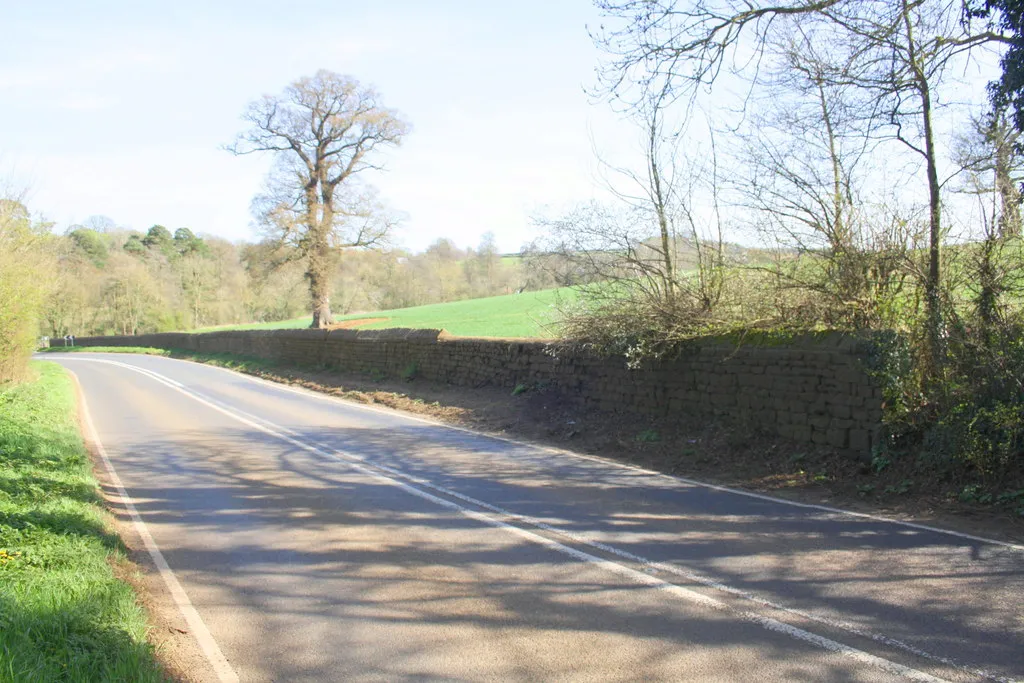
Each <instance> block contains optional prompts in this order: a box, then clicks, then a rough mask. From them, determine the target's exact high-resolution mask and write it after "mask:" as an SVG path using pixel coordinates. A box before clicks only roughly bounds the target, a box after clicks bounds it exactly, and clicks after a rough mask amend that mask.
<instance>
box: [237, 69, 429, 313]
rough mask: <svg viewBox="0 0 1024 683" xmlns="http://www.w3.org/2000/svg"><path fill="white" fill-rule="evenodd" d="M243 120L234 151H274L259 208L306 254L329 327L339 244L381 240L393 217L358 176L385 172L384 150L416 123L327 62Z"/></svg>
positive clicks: (282, 239) (316, 309)
mask: <svg viewBox="0 0 1024 683" xmlns="http://www.w3.org/2000/svg"><path fill="white" fill-rule="evenodd" d="M243 118H244V119H245V121H247V122H248V123H249V124H250V125H249V128H248V129H247V130H246V131H244V132H243V133H241V134H240V135H239V136H238V138H237V140H236V141H235V143H234V144H232V145H231V146H230V147H229V148H228V149H229V150H230V151H231V152H233V153H235V154H251V153H253V152H270V153H272V154H273V155H274V156H275V157H276V159H275V167H274V170H273V171H272V172H271V177H270V179H269V182H268V191H267V192H266V193H265V194H263V195H261V196H260V197H258V198H257V200H256V201H255V202H254V207H255V211H256V213H257V216H258V218H259V220H260V221H261V223H262V224H263V225H264V226H265V227H266V229H267V230H268V231H269V232H270V233H271V234H272V235H273V236H274V237H275V238H276V240H277V241H278V242H279V243H281V244H282V245H286V246H290V247H292V248H293V251H292V253H293V254H295V255H296V256H298V257H301V258H304V259H305V262H306V277H307V279H308V281H309V294H310V298H311V302H312V309H313V323H312V327H315V328H323V327H326V326H328V325H330V324H331V322H332V318H331V301H330V294H331V271H332V270H333V264H334V255H335V254H336V252H337V250H339V249H344V248H353V247H368V246H373V245H375V244H379V243H380V242H381V241H382V240H383V239H384V238H385V237H386V236H387V234H388V232H389V230H390V228H391V227H392V226H393V224H394V223H393V221H392V220H391V219H390V218H389V217H388V216H387V214H386V213H385V212H384V211H383V207H381V206H380V205H379V203H377V202H376V201H375V200H374V193H373V192H372V189H371V188H369V187H368V186H366V185H365V184H364V183H361V182H359V181H360V178H359V177H358V176H360V175H361V174H363V173H364V172H365V171H368V170H379V169H380V168H381V166H380V162H379V154H378V152H379V151H380V150H381V148H385V147H389V146H395V145H398V144H399V143H400V142H401V140H402V137H403V136H404V135H405V134H406V133H407V132H408V129H409V126H408V124H407V123H406V122H405V121H404V120H402V118H401V117H400V116H399V114H398V113H397V112H395V111H394V110H392V109H388V108H386V107H384V106H383V105H382V104H381V102H380V96H379V95H378V93H377V92H376V90H374V89H373V88H371V87H367V86H363V85H361V84H360V83H359V82H358V81H357V80H355V79H354V78H351V77H349V76H342V75H340V74H336V73H333V72H331V71H325V70H321V71H318V72H317V73H316V74H315V75H314V76H312V77H311V78H301V79H299V80H297V81H295V82H294V83H292V84H291V85H289V86H288V87H287V88H285V90H284V92H283V93H282V94H280V95H267V96H264V97H263V98H262V99H259V100H257V101H255V102H253V103H251V104H250V105H249V108H248V110H247V111H246V113H245V115H244V117H243Z"/></svg>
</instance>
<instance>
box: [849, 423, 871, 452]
mask: <svg viewBox="0 0 1024 683" xmlns="http://www.w3.org/2000/svg"><path fill="white" fill-rule="evenodd" d="M847 447H848V448H849V449H850V450H851V451H854V452H856V453H858V454H861V455H864V456H867V455H869V454H870V452H871V436H870V434H869V432H868V431H867V430H866V429H851V430H850V431H849V434H848V442H847Z"/></svg>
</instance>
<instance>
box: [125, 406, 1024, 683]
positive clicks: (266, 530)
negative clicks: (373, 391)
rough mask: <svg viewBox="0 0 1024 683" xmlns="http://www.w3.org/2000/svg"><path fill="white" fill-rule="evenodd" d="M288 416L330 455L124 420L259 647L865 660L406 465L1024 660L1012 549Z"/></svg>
mask: <svg viewBox="0 0 1024 683" xmlns="http://www.w3.org/2000/svg"><path fill="white" fill-rule="evenodd" d="M291 429H292V430H293V432H294V434H293V437H292V438H294V439H295V440H296V441H298V442H301V443H304V444H316V445H317V448H318V449H320V450H321V451H324V452H326V453H327V454H328V455H325V454H324V453H323V452H310V451H309V450H306V449H303V448H301V447H299V446H297V445H295V444H294V443H287V442H285V441H282V440H280V439H275V438H271V437H268V435H267V434H265V433H263V432H261V431H259V430H256V429H237V430H219V431H217V432H216V433H208V432H204V431H202V430H196V431H194V432H189V433H180V434H176V435H175V437H174V438H173V439H167V440H145V439H142V440H138V441H136V442H134V443H125V444H117V445H115V446H114V447H112V446H111V445H110V444H108V449H110V450H111V453H112V455H114V456H115V462H116V463H117V467H118V470H119V472H120V473H121V476H122V478H123V479H124V480H125V483H126V485H127V486H128V488H129V490H130V493H131V495H132V497H133V498H134V499H135V504H136V506H137V508H138V509H139V511H140V513H141V514H142V516H143V518H144V519H145V520H146V523H147V525H149V526H150V527H151V529H153V533H154V535H156V536H157V539H158V541H159V542H160V543H161V547H163V548H164V554H165V555H166V557H167V558H168V561H169V562H170V563H171V566H172V567H173V568H174V569H175V571H176V572H178V573H179V574H180V575H181V576H182V577H184V579H185V580H186V583H187V585H188V586H189V590H190V594H192V593H195V595H193V600H194V601H195V602H196V604H197V605H200V606H201V609H207V610H210V611H211V612H212V613H213V614H214V616H215V620H221V619H230V618H232V615H234V616H237V615H238V614H239V613H242V614H245V615H250V616H252V615H256V616H255V617H253V618H255V620H256V622H257V623H256V625H255V626H254V628H255V629H256V630H257V631H258V632H259V634H260V642H261V643H265V644H266V645H265V647H266V650H265V651H263V652H261V653H260V654H258V655H253V656H252V658H251V659H248V660H247V661H243V662H239V663H238V666H239V667H240V671H250V672H264V673H265V672H266V671H271V670H273V671H274V672H275V674H274V675H277V676H280V677H281V678H286V679H289V680H291V679H302V678H307V677H308V678H314V677H317V676H324V675H326V674H327V672H330V675H331V676H334V677H342V678H349V677H354V678H360V677H372V676H374V675H376V676H379V677H384V678H389V679H415V678H422V677H436V676H437V675H438V672H439V671H441V672H444V673H443V675H444V676H445V677H451V678H455V679H460V678H466V679H479V678H481V677H492V678H493V677H499V678H511V679H521V678H536V677H542V678H545V677H546V678H563V677H564V678H572V677H577V676H579V677H584V676H585V675H587V674H588V672H589V675H594V676H599V677H602V678H606V679H615V678H620V679H622V680H625V679H636V678H644V677H648V678H666V677H667V678H685V677H708V676H709V675H710V672H711V669H702V668H701V667H706V666H721V665H722V663H723V662H732V664H731V665H730V666H735V667H736V668H735V669H729V670H728V671H727V672H726V673H724V674H723V673H722V671H719V672H718V673H719V675H722V676H723V677H725V678H730V677H732V678H735V677H742V676H747V675H749V672H750V671H752V670H755V669H745V668H743V667H744V666H752V667H760V668H762V669H763V670H765V671H769V672H771V673H769V674H768V677H769V678H771V677H782V678H786V679H793V680H800V679H807V680H820V679H821V678H823V677H824V678H828V679H830V680H853V679H854V678H856V677H857V676H859V675H861V674H862V673H863V672H859V673H858V671H857V669H856V668H852V667H850V666H847V665H846V664H845V663H843V662H841V661H833V660H834V659H835V658H834V657H833V656H831V655H830V656H824V655H822V652H821V651H819V650H815V649H814V648H812V647H810V646H809V645H806V644H804V643H800V642H799V641H795V640H792V639H790V638H788V637H787V636H784V635H781V634H778V633H770V632H769V631H767V630H765V629H763V628H761V627H759V626H756V625H754V624H751V623H750V622H747V621H744V620H743V619H740V618H738V617H737V616H736V615H735V614H733V613H726V612H721V611H716V610H709V609H706V608H701V607H697V606H694V605H693V604H692V603H688V602H686V601H681V600H677V599H675V598H673V597H671V595H670V594H669V593H666V592H665V591H663V590H661V589H659V588H657V587H654V586H651V585H645V584H643V583H638V582H637V581H636V580H632V579H630V578H628V577H624V576H621V575H617V574H614V573H609V572H606V571H604V570H602V569H600V568H599V567H598V566H597V565H594V564H592V563H586V562H581V561H579V559H578V558H573V557H570V556H568V555H565V554H559V553H557V552H553V551H552V550H551V549H550V548H549V547H545V546H544V545H542V544H540V543H536V542H532V541H531V540H529V539H527V538H524V537H522V536H517V535H515V534H512V533H505V532H496V530H495V529H494V528H493V527H489V526H487V525H486V524H484V523H482V522H481V521H480V520H479V519H474V518H472V517H470V516H466V515H460V514H458V513H457V512H456V511H454V510H452V509H451V508H446V507H444V506H442V505H439V504H437V503H436V502H432V501H431V500H429V499H425V498H423V497H417V496H415V495H410V492H409V491H408V490H406V489H403V488H401V487H399V486H395V485H394V484H393V483H392V482H391V481H388V480H387V479H382V478H381V477H388V478H390V479H392V480H393V479H398V480H399V481H401V482H402V483H404V484H407V485H410V486H415V487H416V488H418V489H420V490H422V491H424V492H426V493H428V494H430V495H433V496H440V497H442V498H444V499H445V500H448V501H455V502H458V503H459V504H460V505H463V506H465V507H467V508H470V509H472V510H477V511H482V512H493V510H490V511H488V510H486V509H483V510H480V509H479V508H478V507H477V506H475V505H474V504H473V502H472V501H471V500H468V499H470V498H472V499H477V500H480V501H484V502H486V503H488V504H490V505H493V506H496V507H498V508H501V509H503V510H507V511H509V512H511V513H513V514H516V515H524V516H529V517H531V518H536V519H539V520H542V521H543V522H544V523H545V524H548V525H551V526H553V527H556V528H557V529H560V530H564V531H565V532H568V533H569V534H572V535H573V536H552V535H550V534H548V533H547V532H544V531H541V532H539V533H542V534H544V535H546V537H549V538H554V539H555V540H558V541H559V542H562V543H566V544H568V545H571V546H573V547H576V548H578V549H580V550H582V551H584V552H588V553H592V554H597V555H599V556H601V557H602V558H606V557H609V556H608V554H607V553H604V552H602V551H600V550H595V549H594V548H593V547H591V546H587V545H585V544H580V543H578V542H577V540H578V539H580V538H585V539H587V540H589V541H596V542H600V543H604V544H607V545H610V546H613V547H615V548H617V549H620V550H622V551H626V552H628V553H632V554H634V555H637V556H641V557H644V558H647V559H649V560H652V561H656V562H661V563H664V564H666V565H669V566H670V567H673V568H677V569H678V570H679V572H681V573H679V574H675V575H669V576H665V577H664V578H666V579H667V580H670V581H673V582H675V583H678V584H680V585H682V586H684V587H686V588H688V589H691V590H696V591H698V592H701V593H706V594H708V595H710V596H712V597H722V596H721V595H720V592H718V591H716V590H714V589H712V588H709V587H708V586H707V585H704V584H701V582H700V581H699V580H697V579H695V578H694V575H699V576H701V577H704V578H706V579H707V580H708V581H709V582H710V581H714V582H720V583H724V584H727V585H729V586H731V587H733V588H736V589H738V590H740V591H744V592H747V593H750V594H753V595H755V596H758V597H760V598H763V599H765V600H770V601H773V602H776V603H779V604H784V605H786V606H788V607H791V608H795V609H800V610H804V611H807V612H809V613H811V614H813V615H815V616H816V617H818V618H819V619H831V620H842V621H844V622H847V623H850V624H851V625H853V626H855V627H856V628H858V629H861V630H864V631H870V632H875V633H878V634H881V635H884V636H886V637H890V638H897V639H900V640H903V641H905V642H907V643H909V644H910V645H912V646H914V647H918V648H920V649H922V650H925V651H927V652H931V653H935V654H939V655H942V656H946V657H951V658H954V659H956V660H959V661H962V662H964V663H967V664H969V665H971V666H974V667H979V668H986V669H991V670H993V671H995V672H997V673H1000V674H1001V675H1005V676H1013V675H1020V673H1021V661H1020V656H1019V653H1020V652H1021V651H1024V626H1022V624H1021V621H1020V618H1019V615H1020V613H1021V596H1022V595H1024V568H1022V565H1021V562H1020V556H1019V554H1018V553H1017V552H1016V551H1013V550H1011V549H1007V548H1003V547H999V546H990V545H986V544H983V543H980V542H975V541H971V540H969V539H964V538H959V537H955V536H949V535H944V534H938V533H934V532H928V531H924V530H918V529H911V528H909V527H903V526H899V525H895V524H891V523H886V522H880V521H874V520H869V519H864V518H856V517H848V516H843V515H836V514H832V513H827V512H824V511H822V510H815V509H810V508H799V507H794V506H789V505H785V504H782V503H778V502H774V501H768V500H763V499H758V498H752V497H745V496H738V495H735V494H729V493H725V492H720V491H714V490H712V489H708V488H705V487H700V486H691V485H687V484H685V483H683V482H678V481H674V480H668V479H665V478H662V477H656V476H652V475H649V474H646V473H643V472H640V471H638V470H628V469H624V468H621V467H616V466H614V465H611V464H608V463H603V462H599V461H589V460H582V459H574V458H569V457H566V456H555V455H553V454H552V453H550V452H547V451H541V450H539V449H534V448H531V447H528V446H522V445H515V444H509V443H507V442H502V441H498V440H495V439H489V438H487V437H480V436H478V435H472V434H467V433H464V432H453V431H452V430H447V429H445V428H443V427H436V426H433V425H421V424H417V425H409V424H406V425H404V426H401V427H396V426H395V425H390V424H389V425H387V426H386V427H385V428H351V429H342V430H339V429H325V428H321V427H308V426H307V427H301V426H299V425H292V426H291ZM333 451H338V452H339V454H337V455H334V456H333V457H332V456H331V455H330V454H331V453H332V452H333ZM339 459H340V460H339ZM346 459H348V460H347V461H346ZM353 465H355V466H356V468H359V467H362V468H366V467H369V468H370V469H369V471H366V470H360V469H354V468H353ZM382 467H383V468H388V469H386V470H385V469H381V468H382ZM431 486H433V488H431ZM441 488H443V489H447V490H448V491H452V492H455V493H457V494H459V496H461V498H459V497H456V498H453V497H452V496H449V495H446V494H445V493H444V492H443V491H442V490H440V489H441ZM115 511H116V512H117V513H118V514H120V515H124V511H123V510H115ZM521 526H523V527H524V528H527V529H529V530H531V531H533V532H535V533H537V532H538V530H537V529H535V528H533V527H531V526H530V525H529V524H521ZM611 559H616V558H614V557H612V558H611ZM625 564H627V565H630V566H633V565H632V564H631V563H630V562H628V561H627V562H625ZM731 597H734V596H731ZM741 603H742V604H741V605H740V606H741V607H743V608H745V609H755V608H756V607H757V606H756V605H755V604H753V603H750V602H743V601H741ZM203 605H206V607H205V608H203V607H202V606H203ZM239 611H240V612H239ZM819 626H821V625H820V624H819ZM821 628H822V629H824V630H825V631H826V632H829V633H833V634H837V635H838V637H840V638H844V639H852V640H854V641H856V642H857V643H860V644H861V646H866V647H871V646H875V647H877V643H875V644H872V643H871V642H868V641H867V640H866V639H864V638H858V637H855V636H851V635H850V634H849V633H844V632H842V631H841V630H837V629H834V628H832V627H825V626H821ZM220 637H221V636H220V634H218V638H220ZM224 637H225V639H226V642H227V643H228V647H229V649H230V648H232V647H237V648H244V644H243V640H244V639H243V637H242V636H241V635H238V636H237V638H238V640H237V641H236V640H234V638H235V636H233V635H232V634H230V633H229V634H225V635H224ZM844 642H845V640H844ZM236 651H241V650H236ZM890 653H891V650H890ZM897 655H899V656H904V655H905V653H899V652H897ZM882 656H886V655H885V652H883V653H882ZM311 660H312V661H311ZM474 667H476V668H474ZM480 667H483V668H480ZM488 667H490V668H488ZM671 672H675V673H676V674H681V673H685V674H686V675H671ZM730 672H731V674H732V675H730ZM253 675H256V674H255V673H253Z"/></svg>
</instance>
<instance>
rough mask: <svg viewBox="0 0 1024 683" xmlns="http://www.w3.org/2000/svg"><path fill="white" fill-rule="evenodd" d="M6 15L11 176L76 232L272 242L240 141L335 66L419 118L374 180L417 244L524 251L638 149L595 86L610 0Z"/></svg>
mask: <svg viewBox="0 0 1024 683" xmlns="http://www.w3.org/2000/svg"><path fill="white" fill-rule="evenodd" d="M0 16H2V17H3V41H0V103H2V106H0V176H3V177H4V178H3V179H6V180H7V181H8V182H9V183H13V184H15V185H17V186H20V187H24V188H26V190H27V203H28V204H29V206H30V208H31V209H32V210H33V211H35V212H37V213H39V214H41V215H42V216H44V217H45V218H47V219H48V220H52V221H55V222H56V223H57V226H56V229H58V230H61V229H63V228H66V227H67V226H68V225H71V224H74V223H77V222H82V221H84V220H86V219H87V218H89V217H90V216H95V215H103V216H108V217H110V218H111V219H113V220H114V222H116V223H117V224H118V225H123V226H126V227H129V228H132V229H135V230H141V231H144V230H146V229H148V228H149V227H150V226H151V225H153V224H157V223H159V224H161V225H164V226H166V227H168V228H170V229H171V230H172V231H173V230H174V229H176V228H179V227H189V228H191V229H192V230H193V231H195V232H196V233H200V234H204V233H205V234H209V235H216V236H220V237H224V238H227V239H230V240H247V241H255V240H257V239H258V238H259V235H258V233H257V232H256V231H255V230H254V228H253V226H252V217H251V214H250V210H249V207H250V202H251V200H252V198H253V196H254V195H255V194H257V193H258V192H259V191H260V189H261V186H262V182H263V178H264V176H265V174H266V172H267V170H268V169H269V167H270V159H269V158H267V157H256V156H246V157H235V156H233V155H231V154H230V153H229V152H226V151H224V149H223V146H224V145H226V144H229V143H230V142H232V140H233V139H234V138H235V136H236V135H237V134H238V133H239V132H241V131H242V130H243V128H244V124H243V122H242V120H241V115H242V113H243V111H244V110H245V107H246V105H247V104H248V103H249V102H250V101H252V100H255V99H257V98H259V97H261V96H262V95H267V94H269V95H273V94H277V93H280V92H281V91H282V90H283V89H284V87H285V86H286V85H287V84H288V83H290V82H292V81H294V80H296V79H298V78H300V77H303V76H310V75H312V74H313V73H315V72H316V71H317V70H318V69H321V68H322V69H328V70H331V71H336V72H338V73H341V74H347V75H351V76H354V77H355V78H357V79H358V80H359V81H360V82H362V83H365V84H371V85H373V86H375V87H376V89H377V90H378V91H379V92H380V94H381V96H382V100H383V102H384V104H385V105H386V106H388V107H391V108H394V109H397V110H398V111H400V112H401V113H402V114H403V115H404V117H405V118H406V119H407V120H408V121H409V122H410V123H411V124H412V130H411V132H410V134H409V135H408V136H407V138H406V139H405V141H404V142H403V144H402V146H401V147H400V148H398V149H395V150H393V151H391V152H389V153H388V154H387V158H386V170H385V171H384V172H383V173H381V174H378V175H376V176H375V177H372V178H370V179H369V180H370V182H371V183H372V184H374V185H375V186H376V187H377V188H378V189H379V190H380V192H381V196H382V198H383V199H385V200H386V201H387V202H388V204H389V205H390V206H391V207H393V209H395V210H396V211H398V212H399V213H401V214H403V215H404V216H405V220H404V221H403V224H402V227H401V228H399V230H398V232H397V234H396V235H395V242H396V243H397V244H398V245H399V246H403V247H406V248H409V249H413V250H417V251H418V250H422V249H423V248H425V247H426V246H428V245H429V244H430V243H432V242H434V241H435V240H437V239H439V238H442V237H446V238H449V239H452V240H453V241H454V242H455V243H456V244H458V245H459V246H462V247H466V246H475V245H477V244H478V243H479V242H480V239H481V236H482V235H483V234H484V233H486V232H493V233H494V235H495V238H496V240H497V243H498V247H499V248H500V249H501V250H502V251H506V252H511V251H518V250H519V249H520V247H521V246H522V245H523V244H524V243H526V242H528V241H530V240H531V239H533V238H534V237H536V236H537V228H536V227H535V226H534V224H533V222H532V220H531V219H532V217H534V216H536V215H539V214H544V215H557V214H558V213H559V212H562V211H565V210H567V209H568V208H570V207H571V206H573V205H574V204H577V203H579V202H584V201H587V200H589V199H591V198H594V197H601V196H603V193H604V190H603V186H602V183H601V180H600V173H599V166H598V164H597V162H596V160H595V149H598V150H602V153H603V151H604V150H620V151H621V150H623V149H626V148H632V142H631V141H632V140H633V139H635V134H634V132H633V130H632V129H631V128H630V127H629V126H628V125H627V124H626V123H625V122H623V121H622V120H621V118H620V117H619V116H618V115H617V114H615V112H613V111H612V110H611V108H610V107H609V106H608V105H607V104H604V103H601V102H596V101H595V100H594V98H592V97H590V96H588V94H587V93H586V92H585V89H586V88H587V87H589V86H592V85H593V84H594V83H595V80H596V76H595V68H596V67H597V65H598V62H599V52H598V51H597V49H596V48H595V47H594V45H593V43H592V41H591V39H590V37H589V36H588V33H587V27H588V26H590V27H594V26H596V25H597V24H598V23H599V22H600V17H599V16H598V14H597V11H596V9H594V8H593V6H592V4H591V2H590V0H517V1H516V2H501V3H498V2H486V1H485V2H474V1H472V0H463V1H461V2H456V1H450V2H445V1H437V0H431V1H430V2H422V1H421V2H416V1H415V0H390V1H389V2H365V1H364V2H352V1H351V0H333V1H328V2H321V1H319V0H313V1H307V2H303V3H296V4H295V5H293V6H292V7H291V8H289V7H288V6H287V4H286V3H281V2H277V1H274V2H267V1H265V0H244V1H236V0H206V1H205V2H195V1H192V0H179V1H177V2H159V3H157V2H150V1H148V0H131V1H113V0H91V1H90V2H81V1H78V2H72V1H52V0H51V1H47V2H35V3H29V2H21V1H18V2H15V1H13V0H0ZM627 141H628V142H629V144H628V145H627ZM609 153H612V154H618V153H619V152H609Z"/></svg>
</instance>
